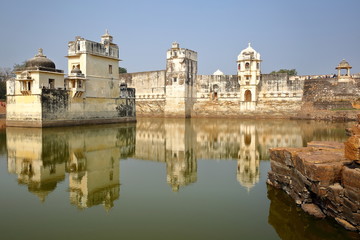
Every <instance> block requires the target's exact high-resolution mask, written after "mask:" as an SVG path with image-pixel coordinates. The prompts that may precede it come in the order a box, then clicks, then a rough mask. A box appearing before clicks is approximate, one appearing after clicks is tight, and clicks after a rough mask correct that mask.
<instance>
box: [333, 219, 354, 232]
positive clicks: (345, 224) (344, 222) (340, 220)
mask: <svg viewBox="0 0 360 240" xmlns="http://www.w3.org/2000/svg"><path fill="white" fill-rule="evenodd" d="M335 220H336V221H337V222H338V223H339V224H340V225H342V226H343V227H344V228H346V229H347V230H350V231H356V230H357V229H356V227H354V226H353V225H352V224H350V223H349V222H348V221H346V220H344V219H341V218H335Z"/></svg>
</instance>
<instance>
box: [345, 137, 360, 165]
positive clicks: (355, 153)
mask: <svg viewBox="0 0 360 240" xmlns="http://www.w3.org/2000/svg"><path fill="white" fill-rule="evenodd" d="M345 157H346V158H347V159H350V160H360V135H353V136H351V137H349V139H348V140H347V141H346V142H345Z"/></svg>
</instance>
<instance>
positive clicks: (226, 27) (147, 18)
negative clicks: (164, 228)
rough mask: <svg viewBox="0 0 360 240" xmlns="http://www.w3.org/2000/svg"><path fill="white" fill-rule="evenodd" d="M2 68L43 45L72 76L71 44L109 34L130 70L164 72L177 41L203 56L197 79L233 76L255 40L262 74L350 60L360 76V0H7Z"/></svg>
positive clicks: (327, 68) (310, 70) (313, 69)
mask: <svg viewBox="0 0 360 240" xmlns="http://www.w3.org/2000/svg"><path fill="white" fill-rule="evenodd" d="M0 4H1V14H0V30H1V38H0V67H12V66H13V64H14V63H21V62H22V61H24V60H26V59H29V58H32V57H33V56H34V55H35V54H36V52H37V49H38V48H40V47H41V48H43V49H44V54H45V55H47V56H48V57H49V58H50V59H52V60H53V61H54V62H55V63H56V66H57V68H59V69H63V70H65V72H67V69H66V67H67V59H66V58H64V56H65V55H66V54H67V43H68V41H71V40H73V39H74V37H75V36H82V37H84V38H86V39H89V40H94V41H100V36H101V35H102V34H103V33H104V32H105V29H108V30H109V32H110V34H111V35H113V37H114V42H115V43H117V44H118V45H119V47H120V58H121V59H122V60H123V61H122V62H120V65H121V66H123V67H125V68H127V69H128V71H129V72H139V71H150V70H161V69H165V63H166V62H165V61H166V59H165V58H166V50H167V49H168V48H169V47H170V46H171V43H172V42H173V41H177V42H179V43H180V46H181V47H184V48H188V49H192V50H195V51H197V52H198V61H199V62H198V67H199V71H198V73H199V74H212V73H213V72H214V71H215V70H217V69H218V68H219V69H221V70H222V71H223V72H224V73H225V74H235V73H236V58H237V55H238V54H239V53H240V51H241V50H242V49H244V48H245V47H247V43H248V42H251V43H252V46H253V48H254V49H255V50H257V51H258V52H260V54H261V57H262V59H263V63H262V72H263V73H269V72H271V71H272V70H278V69H281V68H296V69H297V71H298V73H299V74H301V75H305V74H328V73H334V72H335V69H334V68H335V66H336V65H337V64H338V63H339V62H340V61H341V60H342V59H346V60H347V61H348V62H349V63H350V64H351V65H352V66H353V69H352V73H358V72H360V1H359V0H337V1H333V0H316V1H315V0H301V1H295V0H294V1H291V0H251V1H250V0H246V1H245V0H221V1H220V0H218V1H213V0H206V1H203V0H198V1H196V0H182V1H171V0H152V1H149V0H148V1H145V0H143V1H142V0H131V1H130V0H129V1H121V0H119V1H112V0H108V1H82V0H75V1H74V0H71V1H70V0H61V1H60V0H59V1H50V0H47V1H37V0H32V1H26V0H24V1H18V0H11V1H2V2H1V3H0Z"/></svg>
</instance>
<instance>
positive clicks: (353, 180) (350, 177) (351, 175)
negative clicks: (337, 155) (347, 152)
mask: <svg viewBox="0 0 360 240" xmlns="http://www.w3.org/2000/svg"><path fill="white" fill-rule="evenodd" d="M342 184H343V186H344V187H345V188H349V189H351V190H352V191H353V192H356V193H358V194H360V165H359V164H357V163H354V162H353V163H351V164H348V165H346V166H345V167H344V168H343V171H342Z"/></svg>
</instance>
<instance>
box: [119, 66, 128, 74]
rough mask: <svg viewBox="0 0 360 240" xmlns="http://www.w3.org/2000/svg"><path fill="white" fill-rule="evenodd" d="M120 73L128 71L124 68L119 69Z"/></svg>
mask: <svg viewBox="0 0 360 240" xmlns="http://www.w3.org/2000/svg"><path fill="white" fill-rule="evenodd" d="M119 73H127V69H126V68H123V67H119Z"/></svg>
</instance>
